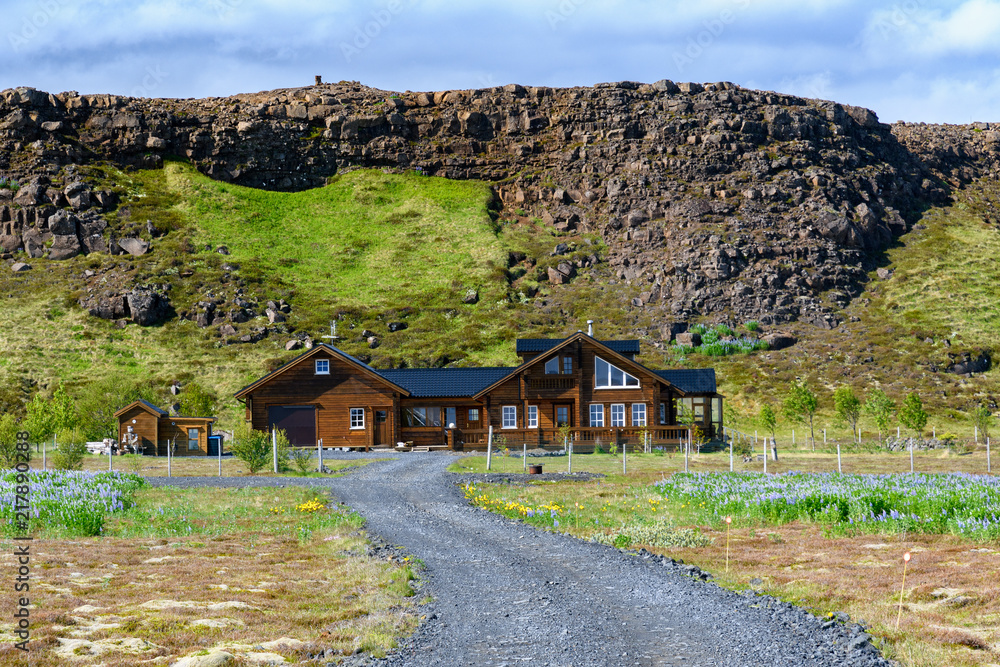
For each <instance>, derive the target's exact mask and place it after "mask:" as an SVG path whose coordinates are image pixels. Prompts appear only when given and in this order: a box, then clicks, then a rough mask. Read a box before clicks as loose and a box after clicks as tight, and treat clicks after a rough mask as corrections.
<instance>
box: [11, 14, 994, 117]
mask: <svg viewBox="0 0 1000 667" xmlns="http://www.w3.org/2000/svg"><path fill="white" fill-rule="evenodd" d="M5 4H6V5H10V6H8V7H4V5H5ZM0 9H2V10H4V12H5V13H4V16H5V19H6V21H5V26H4V27H3V28H0V58H2V59H3V62H4V64H5V65H6V67H4V68H0V88H6V87H12V86H18V85H33V86H36V87H38V88H42V89H46V90H54V91H60V90H66V89H75V90H81V91H83V92H115V93H124V94H129V93H131V92H133V91H135V90H144V91H149V92H150V94H155V95H163V96H178V97H191V96H215V95H226V94H231V93H236V92H243V91H257V90H263V89H268V88H279V87H288V86H296V85H307V84H308V83H309V82H311V81H312V77H313V75H315V74H321V75H323V77H324V79H326V80H328V81H336V80H340V79H351V80H359V81H361V82H363V83H365V84H368V85H371V86H375V87H380V88H386V89H395V90H405V89H412V90H419V89H422V90H429V89H453V88H468V87H485V86H490V85H498V84H503V83H509V82H515V81H516V82H520V83H526V84H539V85H552V86H571V85H591V84H593V83H596V82H600V81H614V80H622V79H632V80H639V81H655V80H657V79H661V78H670V79H674V80H678V81H720V80H727V81H734V82H736V83H739V84H741V85H745V86H748V87H760V88H764V89H770V90H779V91H783V92H791V93H795V94H800V95H805V96H809V97H822V98H834V99H838V101H844V102H849V103H852V104H863V105H865V106H870V107H873V108H874V109H875V110H876V112H878V113H879V114H880V116H883V117H888V118H892V119H894V118H893V117H894V116H898V117H904V118H907V119H913V118H915V117H919V115H920V114H921V113H927V114H928V115H929V116H930V115H933V116H934V118H933V119H942V118H948V117H954V118H955V119H956V122H957V121H961V122H966V121H967V120H968V118H967V117H968V114H969V109H976V114H977V116H978V117H983V116H982V114H984V113H986V112H987V111H989V109H990V108H997V107H996V105H994V106H993V107H990V106H989V104H992V103H995V102H996V100H997V96H996V95H995V94H994V85H993V84H992V81H993V80H994V79H993V78H991V77H995V74H994V72H993V71H992V68H993V63H994V62H995V57H990V55H989V54H991V53H995V52H996V49H997V45H998V44H1000V0H702V1H699V2H691V1H690V0H507V1H506V2H504V3H498V2H496V1H495V0H465V1H464V2H462V3H455V2H454V1H453V0H372V1H371V2H370V3H359V2H351V1H350V0H324V1H322V2H315V1H307V0H132V1H130V2H127V1H126V0H19V2H17V3H13V2H11V0H0ZM5 31H6V32H5ZM25 31H27V32H25ZM366 31H367V33H368V35H367V36H366V35H365V32H366ZM22 33H24V34H22ZM29 33H30V34H29ZM359 34H360V37H359ZM11 36H14V37H15V38H16V40H15V42H16V44H15V43H12V42H11V41H10V37H11ZM362 42H363V46H357V44H359V43H362ZM344 45H347V46H348V47H351V48H354V49H355V52H354V53H351V54H350V57H348V56H347V55H345V52H344V48H343V47H344ZM678 56H680V57H681V59H682V61H683V62H682V64H678ZM151 70H152V71H153V72H160V73H164V72H165V73H167V74H168V75H167V76H162V77H161V76H160V75H157V76H152V75H151V74H150V71H151ZM158 77H159V78H158ZM150 83H152V84H153V85H149V84H150ZM906 104H912V105H913V108H912V109H911V110H910V112H908V113H902V112H903V111H905V105H906ZM949 110H950V111H949ZM949 113H950V114H951V115H950V116H949ZM927 119H928V120H931V119H932V118H930V117H928V118H927Z"/></svg>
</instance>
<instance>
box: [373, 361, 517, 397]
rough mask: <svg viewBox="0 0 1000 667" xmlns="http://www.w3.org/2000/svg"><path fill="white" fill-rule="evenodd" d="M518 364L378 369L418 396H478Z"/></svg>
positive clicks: (394, 382)
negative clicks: (508, 366) (492, 366)
mask: <svg viewBox="0 0 1000 667" xmlns="http://www.w3.org/2000/svg"><path fill="white" fill-rule="evenodd" d="M515 370H516V369H514V368H398V369H395V370H385V371H375V372H376V373H378V374H379V375H381V376H382V377H384V378H385V379H386V380H388V381H389V382H392V383H393V384H397V385H399V386H400V387H402V388H404V389H406V390H407V391H409V392H410V394H411V395H412V396H413V397H415V398H435V397H437V398H453V397H467V396H475V395H476V394H478V393H479V392H481V391H482V390H483V389H486V388H487V387H489V386H490V385H491V384H493V383H494V382H498V381H500V380H502V379H504V378H505V377H507V376H508V375H510V374H511V373H513V372H514V371H515Z"/></svg>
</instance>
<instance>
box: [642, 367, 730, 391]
mask: <svg viewBox="0 0 1000 667" xmlns="http://www.w3.org/2000/svg"><path fill="white" fill-rule="evenodd" d="M653 372H654V373H656V374H657V375H659V376H660V377H661V378H663V379H664V380H666V381H667V382H669V383H670V384H672V385H674V386H675V387H677V388H678V389H680V390H681V391H683V392H684V393H685V394H714V393H715V392H716V391H717V389H716V384H715V369H714V368H694V369H679V370H672V371H653Z"/></svg>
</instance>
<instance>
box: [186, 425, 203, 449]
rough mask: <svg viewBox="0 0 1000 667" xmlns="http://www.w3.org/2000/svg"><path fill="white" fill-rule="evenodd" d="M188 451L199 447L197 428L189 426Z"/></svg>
mask: <svg viewBox="0 0 1000 667" xmlns="http://www.w3.org/2000/svg"><path fill="white" fill-rule="evenodd" d="M187 431H188V451H189V452H190V451H193V450H196V449H200V447H199V446H198V429H196V428H189V429H188V430H187Z"/></svg>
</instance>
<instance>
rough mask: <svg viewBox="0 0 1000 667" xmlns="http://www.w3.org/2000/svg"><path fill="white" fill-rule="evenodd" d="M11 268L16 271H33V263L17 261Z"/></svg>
mask: <svg viewBox="0 0 1000 667" xmlns="http://www.w3.org/2000/svg"><path fill="white" fill-rule="evenodd" d="M10 270H11V271H13V272H14V273H23V272H24V271H31V264H27V263H25V262H15V263H14V264H12V265H11V267H10Z"/></svg>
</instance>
